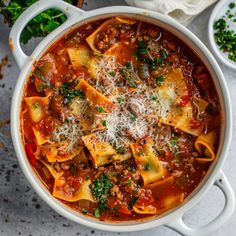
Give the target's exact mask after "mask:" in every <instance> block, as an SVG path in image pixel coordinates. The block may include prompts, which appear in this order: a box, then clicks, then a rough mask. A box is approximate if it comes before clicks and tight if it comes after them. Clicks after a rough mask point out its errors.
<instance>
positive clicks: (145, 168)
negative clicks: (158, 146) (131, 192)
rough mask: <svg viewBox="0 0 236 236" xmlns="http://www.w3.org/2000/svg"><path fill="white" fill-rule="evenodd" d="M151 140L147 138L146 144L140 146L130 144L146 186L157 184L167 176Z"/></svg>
mask: <svg viewBox="0 0 236 236" xmlns="http://www.w3.org/2000/svg"><path fill="white" fill-rule="evenodd" d="M152 145H153V141H152V140H151V138H146V143H145V144H144V145H140V144H137V143H133V144H130V147H131V150H132V153H133V156H134V160H135V163H136V165H137V167H138V170H139V171H140V174H141V176H142V179H143V183H144V186H146V185H148V184H150V183H153V182H157V181H159V180H160V179H162V178H163V177H164V176H166V175H167V170H166V169H165V168H164V167H163V166H162V164H161V163H160V161H159V159H158V157H157V156H156V155H155V153H154V151H153V148H152Z"/></svg>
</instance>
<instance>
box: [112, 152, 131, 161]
mask: <svg viewBox="0 0 236 236" xmlns="http://www.w3.org/2000/svg"><path fill="white" fill-rule="evenodd" d="M131 157H132V154H131V152H130V151H128V152H126V153H124V154H118V153H117V154H115V155H114V156H113V159H114V161H116V162H122V161H127V160H128V159H130V158H131Z"/></svg>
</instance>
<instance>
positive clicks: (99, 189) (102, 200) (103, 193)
mask: <svg viewBox="0 0 236 236" xmlns="http://www.w3.org/2000/svg"><path fill="white" fill-rule="evenodd" d="M112 187H113V184H112V182H111V181H110V180H109V178H108V176H107V175H105V174H101V175H100V176H99V178H98V179H95V180H94V181H93V183H92V184H91V186H90V188H91V190H92V193H93V195H94V197H95V198H96V199H97V200H98V203H99V206H100V208H101V209H103V210H108V206H107V196H108V194H109V191H110V189H111V188H112Z"/></svg>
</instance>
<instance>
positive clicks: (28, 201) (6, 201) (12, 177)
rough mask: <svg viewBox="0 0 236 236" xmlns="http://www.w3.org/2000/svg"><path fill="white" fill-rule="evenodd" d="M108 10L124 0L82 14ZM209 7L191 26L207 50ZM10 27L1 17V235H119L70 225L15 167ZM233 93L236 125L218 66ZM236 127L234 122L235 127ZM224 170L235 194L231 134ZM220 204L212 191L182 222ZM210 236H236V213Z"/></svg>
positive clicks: (234, 82)
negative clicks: (2, 64) (10, 118)
mask: <svg viewBox="0 0 236 236" xmlns="http://www.w3.org/2000/svg"><path fill="white" fill-rule="evenodd" d="M108 5H124V1H122V0H119V1H115V0H113V1H112V0H110V1H105V0H104V1H88V2H87V4H86V5H85V6H84V9H85V10H89V9H94V8H98V7H103V6H108ZM211 10H212V8H210V9H208V10H206V11H205V12H204V13H203V14H201V15H200V16H198V17H197V18H196V19H195V20H194V21H193V22H192V23H191V25H190V26H189V29H190V30H191V31H192V32H194V33H195V34H196V35H197V36H198V37H199V38H200V39H201V40H202V41H203V42H204V43H205V44H206V45H208V41H207V34H206V26H207V23H208V18H209V14H210V12H211ZM8 35H9V28H8V27H6V26H5V25H4V24H3V20H2V19H1V18H0V59H2V58H3V57H4V56H5V55H7V56H8V64H7V66H5V67H4V70H3V73H4V79H3V80H1V81H0V121H3V120H5V121H6V123H5V124H2V122H0V236H15V235H24V236H30V235H33V236H40V235H42V236H47V235H57V236H59V235H66V236H70V235H81V236H83V235H84V236H89V235H107V236H108V235H109V236H115V235H119V234H120V233H107V232H102V231H96V230H92V229H90V228H87V227H84V226H81V225H78V224H75V223H73V222H70V221H68V220H66V219H64V218H63V217H61V216H60V215H58V214H57V213H55V212H54V211H53V210H51V209H50V208H49V207H48V205H46V203H44V202H43V201H42V200H41V199H40V198H39V197H38V196H37V194H36V193H35V191H34V190H33V189H32V188H31V186H30V185H29V183H28V182H27V180H26V179H25V177H24V175H23V173H22V171H21V169H20V167H19V166H18V163H17V159H16V156H15V152H14V149H13V146H12V142H11V137H10V129H9V123H8V122H7V121H8V120H9V113H10V103H11V96H12V91H13V89H14V85H15V82H16V80H17V76H18V73H19V70H18V68H17V66H16V63H15V62H14V59H13V57H12V56H11V53H10V51H9V47H8ZM34 44H35V43H34V42H31V43H30V44H29V45H27V47H25V50H26V52H28V53H29V52H30V51H32V49H33V47H34ZM221 68H222V70H223V72H224V75H225V77H226V80H227V83H228V86H229V88H230V92H231V98H232V101H233V111H234V120H235V121H236V78H234V77H235V74H234V73H235V72H234V71H232V70H230V69H229V68H226V67H225V66H223V65H221ZM235 126H236V122H234V128H235ZM223 169H224V171H225V173H226V175H227V177H228V178H229V180H230V183H231V184H232V187H233V189H234V191H235V192H236V134H235V133H234V134H233V142H232V144H231V149H230V152H229V155H228V158H227V161H226V163H225V165H224V168H223ZM223 204H224V197H223V194H222V193H221V192H220V191H219V190H218V189H217V188H216V187H213V188H212V189H211V190H210V191H209V192H208V194H207V195H206V196H205V197H204V200H202V201H201V202H200V203H199V204H197V205H196V206H195V207H194V208H193V209H191V210H190V211H189V212H187V213H186V215H185V217H184V218H185V221H186V222H187V223H188V224H190V225H192V226H200V225H203V224H205V223H206V222H209V221H210V220H211V219H213V218H214V216H216V215H217V214H218V213H219V212H220V210H221V209H222V207H223ZM123 235H130V236H135V235H137V236H141V235H142V236H146V235H148V236H151V235H161V236H162V235H166V236H167V235H172V236H173V235H178V234H177V233H176V232H174V231H172V230H170V229H168V228H165V227H159V228H156V229H152V230H147V231H144V232H138V233H127V234H123ZM213 235H214V236H224V235H227V236H231V235H232V236H233V235H236V213H234V215H233V217H232V218H231V219H230V220H229V221H228V222H227V223H226V224H225V225H224V226H223V227H222V228H221V229H219V230H218V231H217V232H215V233H214V234H213Z"/></svg>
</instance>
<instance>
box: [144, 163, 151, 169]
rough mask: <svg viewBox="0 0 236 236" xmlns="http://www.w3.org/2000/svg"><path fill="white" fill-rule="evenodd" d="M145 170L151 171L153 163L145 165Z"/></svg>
mask: <svg viewBox="0 0 236 236" xmlns="http://www.w3.org/2000/svg"><path fill="white" fill-rule="evenodd" d="M145 170H146V171H150V170H151V165H150V163H149V162H148V163H147V164H146V165H145Z"/></svg>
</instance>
